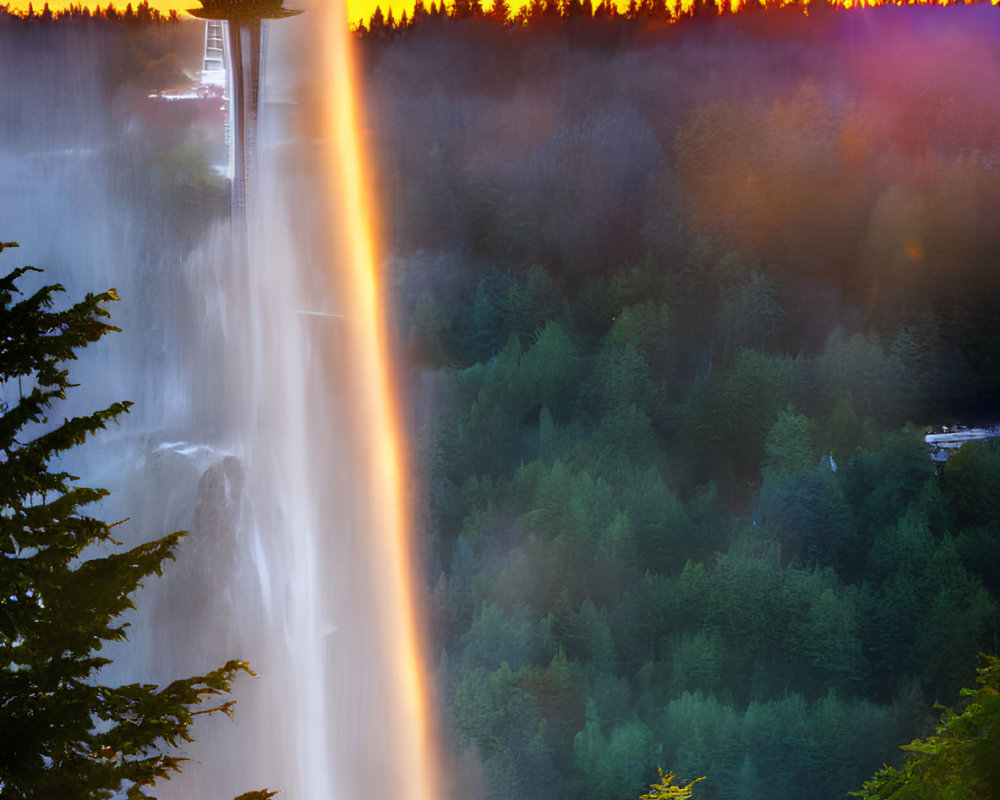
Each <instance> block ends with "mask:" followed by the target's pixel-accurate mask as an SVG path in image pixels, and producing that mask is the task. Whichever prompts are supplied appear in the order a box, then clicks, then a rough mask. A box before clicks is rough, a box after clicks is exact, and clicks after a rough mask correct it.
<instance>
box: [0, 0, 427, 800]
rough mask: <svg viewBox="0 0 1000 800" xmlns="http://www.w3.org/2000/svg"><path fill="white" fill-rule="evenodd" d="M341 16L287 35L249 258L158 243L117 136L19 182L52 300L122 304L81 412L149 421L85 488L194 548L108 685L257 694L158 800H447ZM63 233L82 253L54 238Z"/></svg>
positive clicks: (146, 527) (193, 748)
mask: <svg viewBox="0 0 1000 800" xmlns="http://www.w3.org/2000/svg"><path fill="white" fill-rule="evenodd" d="M334 5H335V7H334V8H333V9H332V10H331V9H330V8H325V9H319V8H317V9H315V10H312V9H310V10H307V12H306V14H304V15H302V16H301V17H298V18H296V19H294V20H289V21H287V22H283V23H281V24H280V25H276V26H275V27H274V28H272V30H271V33H270V34H269V37H270V39H269V45H270V47H271V49H272V52H271V53H270V54H269V55H268V70H269V74H268V75H266V76H265V86H264V89H263V91H264V103H263V108H262V111H261V120H260V135H259V147H260V153H261V158H260V164H259V169H258V174H257V175H256V176H255V182H254V183H255V185H254V187H253V189H254V191H255V192H257V193H258V194H257V199H256V202H255V203H253V204H250V208H249V209H248V219H247V226H246V230H247V237H248V238H247V248H246V252H245V254H241V253H238V252H234V250H239V248H234V247H233V233H232V231H231V230H230V229H229V225H228V223H225V222H220V223H218V224H215V225H213V226H211V227H209V228H208V230H207V232H205V233H201V234H199V238H198V239H197V240H192V241H191V242H190V245H189V246H185V247H183V248H180V249H179V250H178V248H176V247H174V248H165V250H164V252H158V251H157V250H156V249H155V248H150V247H149V246H148V242H149V241H150V237H151V234H149V230H150V229H153V228H155V226H156V224H157V221H156V220H153V219H148V218H144V215H143V214H142V213H141V208H139V209H138V210H137V209H136V208H125V207H124V206H123V205H122V204H121V203H120V202H118V201H113V200H111V199H109V198H111V197H112V196H113V195H114V192H113V191H112V189H111V188H110V187H113V186H120V185H121V183H122V181H123V180H125V181H126V182H127V176H126V177H125V178H123V177H122V176H121V175H120V174H119V172H117V171H118V170H120V169H121V168H122V165H121V163H120V162H119V157H118V156H117V155H116V154H115V152H114V141H115V132H114V131H113V130H110V129H108V128H101V127H100V126H98V130H97V131H96V133H94V135H93V137H92V140H88V142H87V143H86V147H88V148H89V147H92V148H95V149H96V151H95V154H93V155H88V154H83V147H84V145H74V146H75V147H77V148H79V150H80V152H79V153H77V155H76V156H75V157H74V158H72V159H69V160H68V161H67V162H66V163H62V162H59V163H58V164H57V163H56V157H55V155H54V154H53V152H50V151H46V150H45V148H46V147H48V145H47V144H46V143H45V142H42V143H40V144H38V145H37V146H38V147H40V148H41V151H40V152H39V153H38V154H37V156H38V158H37V161H36V163H37V164H38V165H39V166H38V169H36V170H35V171H34V172H32V171H31V169H32V168H31V167H30V165H28V166H25V165H24V164H21V165H19V166H18V169H20V170H23V174H19V175H16V176H13V177H12V174H8V178H9V179H10V181H11V183H16V182H18V181H24V182H26V183H28V184H30V185H32V187H33V189H32V197H33V199H34V202H35V204H34V206H32V205H30V204H29V205H28V206H23V207H22V206H20V205H16V204H14V203H13V202H12V198H11V197H10V196H7V197H6V198H5V199H3V200H0V212H8V214H7V216H6V217H5V219H6V220H7V222H8V223H9V224H10V225H11V226H12V228H14V229H13V230H5V231H4V238H5V239H7V240H10V239H18V238H20V240H21V242H22V248H21V251H20V252H18V251H13V252H14V253H15V254H16V255H17V256H18V257H19V258H23V259H26V260H27V262H30V263H37V264H39V265H40V266H47V267H48V271H47V273H46V275H45V280H47V281H53V280H59V281H62V282H64V283H66V284H67V288H68V289H69V290H70V293H71V294H79V293H81V292H83V291H87V290H94V291H97V290H101V289H104V288H107V287H108V286H116V287H117V288H118V290H119V294H121V295H122V296H123V302H122V304H120V305H121V307H120V308H119V307H116V308H112V309H111V311H112V314H113V319H114V321H115V322H116V323H117V324H119V325H121V326H122V327H123V328H124V333H123V334H119V335H118V336H117V337H115V338H116V340H117V341H114V342H112V343H111V344H107V343H105V342H102V343H101V344H99V345H96V346H94V347H92V348H91V351H92V352H87V353H85V354H84V357H83V358H82V359H81V362H80V363H79V364H78V365H74V369H73V371H72V373H71V374H72V376H73V377H74V379H75V380H77V381H78V382H79V383H80V384H81V387H80V390H79V391H78V392H77V394H76V395H74V397H73V398H71V400H70V401H69V402H70V404H76V405H75V408H79V409H81V410H82V409H90V408H96V407H98V406H101V405H104V404H107V403H108V402H111V401H112V400H118V399H130V400H134V401H135V402H136V406H135V408H134V411H133V413H132V414H131V415H129V417H128V418H126V419H125V420H123V422H122V424H121V426H120V427H119V428H117V429H115V430H112V431H110V432H109V433H108V434H106V435H102V436H100V437H98V438H96V439H95V440H94V441H92V442H90V443H89V444H88V445H87V446H86V447H85V448H83V449H82V450H81V451H80V452H79V453H78V454H74V456H73V458H74V460H75V461H76V462H78V463H74V464H73V468H74V469H75V470H76V474H79V475H81V477H82V478H83V481H84V482H85V484H88V485H99V486H106V487H108V488H109V489H111V491H112V495H111V498H110V499H109V500H108V501H107V502H106V503H105V508H104V509H103V513H104V514H106V515H107V516H108V517H112V518H124V517H130V519H131V521H130V523H129V524H128V525H127V526H123V527H122V528H120V529H118V530H119V531H120V532H121V533H120V535H121V538H123V539H125V540H126V541H127V542H132V541H140V540H145V539H150V538H154V537H158V536H160V535H163V534H164V533H167V532H169V531H170V530H174V529H177V528H185V529H188V530H189V531H190V535H189V536H188V537H187V539H186V540H185V541H184V543H183V545H182V548H181V550H180V552H179V554H178V558H177V561H176V563H175V564H168V565H167V566H166V569H165V573H164V577H163V578H162V579H158V580H155V581H152V580H151V581H148V582H147V585H146V586H145V587H144V588H143V589H141V590H140V592H139V594H138V595H137V597H136V598H135V599H136V601H137V604H138V606H139V611H138V612H137V613H136V614H135V615H134V616H133V618H132V620H131V623H132V626H131V629H130V630H131V633H130V641H129V642H128V643H127V644H125V645H122V646H121V647H119V648H116V649H114V650H113V652H111V653H110V655H111V656H112V657H113V658H114V659H115V663H114V665H113V666H112V667H111V668H110V669H109V670H108V672H107V675H106V676H105V679H107V680H109V681H111V680H116V681H119V682H125V681H134V680H139V681H143V682H157V683H161V684H162V683H165V682H167V681H169V680H171V679H172V678H176V677H183V676H187V675H190V674H195V673H200V672H204V671H206V670H208V669H211V668H213V667H215V666H218V665H220V664H221V663H222V662H223V661H225V660H226V659H229V658H241V659H247V660H249V661H250V662H251V666H252V667H253V669H254V670H255V671H256V672H257V674H258V677H257V678H249V677H246V678H240V679H238V681H237V683H236V687H235V696H236V700H237V707H236V712H235V715H236V719H235V721H230V720H228V719H226V718H224V717H221V715H220V716H219V717H210V718H204V719H201V720H200V721H199V722H198V724H197V725H196V727H195V730H194V735H195V738H196V740H197V741H196V742H195V743H194V744H192V745H187V746H185V748H184V750H185V754H186V755H187V756H188V757H189V758H190V759H191V761H189V762H188V763H187V764H186V766H185V768H184V770H183V772H182V773H181V774H180V775H178V776H176V777H175V778H174V779H173V780H171V781H170V782H169V783H166V784H163V785H162V786H158V787H157V789H156V794H157V796H158V797H161V798H185V800H201V798H204V799H205V800H208V798H213V800H216V799H217V798H229V797H233V796H235V795H237V794H239V793H241V792H245V791H248V790H251V789H256V788H263V787H270V788H272V789H278V790H281V795H280V797H281V798H287V799H288V800H293V799H296V800H326V799H327V798H329V799H330V800H356V799H359V798H367V797H373V796H378V795H381V794H392V796H394V797H402V798H405V799H406V800H410V799H411V798H412V800H431V798H435V797H437V796H438V795H437V789H436V788H435V786H434V783H433V781H434V780H435V778H434V776H433V769H432V767H431V761H432V755H431V752H430V746H429V730H430V725H429V722H428V720H427V716H428V713H427V706H428V701H427V699H426V696H425V695H426V690H425V688H424V686H423V678H422V677H421V676H422V669H421V665H420V654H419V652H418V649H419V648H418V642H417V637H416V633H415V628H414V625H415V622H414V620H415V618H416V615H415V613H414V609H413V607H412V606H413V603H414V597H415V595H416V594H417V592H416V591H415V589H414V588H413V587H412V585H411V584H412V581H413V578H412V575H413V570H412V569H411V567H410V565H409V561H410V559H411V553H410V552H409V549H410V547H411V545H410V544H409V542H408V541H407V538H406V522H407V520H406V516H407V515H406V512H405V510H404V508H403V497H402V495H403V493H404V487H403V485H402V469H403V465H404V452H403V448H402V446H401V443H400V441H399V439H400V437H399V435H398V433H397V428H398V423H397V421H396V415H397V413H398V412H397V410H396V409H395V408H394V405H393V402H394V401H393V400H392V397H391V394H390V392H391V382H390V380H389V366H388V364H387V358H388V355H387V353H388V346H387V342H386V337H385V333H384V325H383V323H384V320H383V319H382V315H383V314H384V313H385V308H386V306H385V302H384V298H382V297H381V296H380V295H379V289H378V286H377V279H376V277H375V275H374V273H373V268H374V263H375V257H374V254H373V253H374V251H373V245H372V242H371V239H370V236H369V232H370V230H371V220H370V219H368V217H367V216H366V211H365V208H366V203H365V201H364V198H363V197H362V194H361V186H362V177H361V174H360V172H359V158H360V156H359V153H358V150H357V147H358V146H357V140H356V138H354V137H355V136H356V134H355V133H354V131H356V125H357V123H356V120H354V119H353V117H352V115H353V113H354V99H353V97H352V96H351V92H352V91H353V89H352V87H351V82H350V73H351V65H350V58H349V54H348V53H347V52H346V48H347V35H346V34H347V25H346V14H345V13H344V12H343V9H342V8H338V7H337V6H339V4H334ZM308 37H312V39H311V40H308ZM304 42H305V44H304ZM312 55H315V56H316V59H315V60H312ZM58 77H59V76H58V74H53V76H52V80H57V79H58ZM316 82H319V84H320V85H321V86H323V90H322V91H319V92H317V91H311V92H309V93H307V94H308V96H310V97H318V98H321V100H322V107H317V106H315V105H313V103H312V102H311V101H308V100H301V101H299V99H298V98H297V97H296V96H295V95H294V93H293V91H294V87H297V86H299V85H302V84H308V85H315V83H316ZM0 99H2V98H0ZM293 101H294V102H293ZM79 113H80V114H81V115H86V114H87V113H88V112H87V108H86V106H84V107H82V108H81V109H80V112H79ZM345 115H347V118H345ZM83 129H86V126H83ZM315 130H321V131H322V132H323V133H322V135H320V136H312V135H311V134H307V133H302V132H301V131H315ZM60 146H61V144H60ZM316 164H323V167H322V169H321V170H317V169H315V165H316ZM53 165H55V166H56V168H55V169H53ZM67 186H69V187H71V191H67V189H66V187H67ZM5 188H6V189H9V188H10V187H9V186H8V185H7V181H6V180H5V179H3V178H0V190H2V189H5ZM35 195H37V196H35ZM22 196H23V195H22ZM78 204H79V205H78ZM57 209H58V210H57ZM53 214H56V215H57V217H56V218H57V219H60V220H63V221H64V222H65V223H66V224H67V225H68V226H69V227H70V228H71V229H72V230H73V231H74V233H78V234H79V237H78V238H74V239H71V238H70V237H69V235H68V234H64V233H58V232H57V236H56V239H52V238H51V237H50V236H49V237H47V236H46V233H45V232H46V230H49V229H50V228H51V226H52V224H53ZM338 220H339V221H338ZM18 226H20V228H19V227H18ZM184 235H186V231H174V232H165V233H163V232H161V233H159V234H157V235H156V236H159V237H160V238H161V239H163V240H164V241H165V240H166V239H168V238H169V237H171V236H184ZM156 236H153V237H152V238H153V239H154V240H156ZM90 250H93V251H94V252H88V251H90ZM176 252H182V253H183V254H182V255H181V256H176V255H171V254H172V253H176ZM7 266H8V267H9V266H11V265H10V264H7ZM70 410H72V409H70ZM390 784H391V786H390Z"/></svg>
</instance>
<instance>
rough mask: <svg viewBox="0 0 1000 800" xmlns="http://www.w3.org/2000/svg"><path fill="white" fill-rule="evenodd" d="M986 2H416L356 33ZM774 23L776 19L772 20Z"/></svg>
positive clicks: (375, 17)
mask: <svg viewBox="0 0 1000 800" xmlns="http://www.w3.org/2000/svg"><path fill="white" fill-rule="evenodd" d="M980 3H983V4H986V0H972V2H965V3H954V2H951V0H929V2H928V1H927V0H902V2H896V1H895V0H872V1H871V2H863V3H851V2H843V0H787V2H779V1H778V0H738V2H730V0H719V2H716V0H628V4H627V5H622V4H619V3H618V2H616V0H596V2H595V0H530V2H528V3H524V4H522V5H520V6H518V7H515V6H512V5H511V4H510V3H509V2H508V0H494V2H493V3H492V5H490V7H489V8H485V7H484V5H483V3H482V0H452V2H451V3H446V2H445V0H440V2H436V0H431V2H430V5H429V6H428V5H427V4H426V3H425V2H424V0H416V2H415V4H414V6H413V8H412V10H411V11H410V12H409V13H407V11H405V10H404V11H403V13H402V14H401V16H400V18H399V19H398V20H397V19H396V18H395V17H394V16H393V13H392V11H391V10H390V11H389V12H388V13H384V12H383V11H382V8H381V6H376V8H375V11H374V12H373V13H372V15H371V17H369V19H368V21H367V22H365V21H360V22H358V23H357V24H356V25H355V27H354V30H355V32H356V33H357V34H358V35H360V36H362V37H375V38H385V37H388V36H392V35H395V34H398V33H401V32H405V31H407V30H410V29H412V28H414V27H415V26H417V25H420V24H425V23H430V24H441V23H443V22H446V21H448V22H455V21H466V22H467V21H470V20H478V21H479V23H480V24H482V23H490V24H493V25H496V26H500V27H503V28H507V29H510V30H536V29H539V28H543V29H545V28H547V29H552V28H561V27H563V26H566V25H569V26H576V27H579V26H581V25H583V26H589V27H591V28H592V29H595V30H596V29H599V28H601V27H608V26H620V25H623V24H624V25H626V26H627V27H630V28H635V27H645V26H647V25H650V24H654V25H655V24H673V23H678V22H691V21H694V20H707V19H713V18H717V17H720V16H721V17H738V18H740V19H746V18H747V17H748V16H751V15H753V16H758V15H759V14H760V12H764V11H766V12H768V16H769V17H770V18H777V17H779V16H780V17H784V18H786V19H787V18H795V17H802V16H812V15H816V14H819V15H822V14H824V13H828V12H830V11H841V12H842V11H847V10H851V9H852V7H853V8H854V9H865V8H867V9H871V8H878V7H881V6H907V5H913V6H916V5H919V6H925V7H926V6H939V7H942V6H953V5H977V4H980ZM772 21H773V20H772Z"/></svg>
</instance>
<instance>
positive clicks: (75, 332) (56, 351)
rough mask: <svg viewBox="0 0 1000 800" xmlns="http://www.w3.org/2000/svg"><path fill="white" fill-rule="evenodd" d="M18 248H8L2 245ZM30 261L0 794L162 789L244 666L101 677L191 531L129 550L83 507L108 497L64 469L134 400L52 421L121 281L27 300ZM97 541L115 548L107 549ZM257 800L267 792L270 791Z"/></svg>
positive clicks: (0, 601) (3, 517) (5, 332)
mask: <svg viewBox="0 0 1000 800" xmlns="http://www.w3.org/2000/svg"><path fill="white" fill-rule="evenodd" d="M10 246H12V245H11V244H10V243H7V244H0V250H3V249H4V248H5V247H10ZM31 271H36V272H37V271H38V270H34V269H33V268H31V267H24V268H22V269H16V270H14V271H13V272H11V273H9V274H8V275H6V277H3V278H0V797H3V798H19V799H20V798H40V799H42V800H47V799H48V798H61V800H72V799H73V798H87V799H88V800H91V799H92V798H110V797H112V796H114V795H116V794H118V793H120V792H122V791H124V792H125V793H126V795H125V796H126V797H128V798H129V800H135V799H136V798H141V797H149V796H150V795H147V794H145V793H144V791H143V789H144V787H149V786H151V785H153V783H154V782H155V781H156V780H157V779H160V778H166V777H168V775H169V773H171V772H173V771H177V770H179V768H180V764H181V762H182V761H183V760H184V759H183V758H182V757H180V756H179V755H177V754H176V750H174V749H173V748H174V747H175V746H176V745H178V744H180V743H181V742H188V741H191V736H190V733H189V728H190V726H191V724H192V722H193V721H194V718H195V716H196V715H199V714H210V713H213V712H216V711H222V712H225V713H229V711H230V707H231V705H232V702H233V701H231V700H227V701H224V702H220V701H219V698H220V696H221V695H224V694H227V693H228V692H229V689H230V681H231V680H232V678H233V677H234V675H235V674H236V673H238V672H240V671H244V672H249V669H248V666H247V664H246V663H245V662H242V661H230V662H229V663H227V664H226V665H225V666H223V667H221V668H219V669H215V670H213V671H211V672H209V673H207V674H205V675H198V676H195V677H192V678H186V679H182V680H176V681H174V682H173V683H171V684H169V685H168V686H165V687H163V688H160V687H157V686H152V685H140V684H130V685H126V686H117V687H111V686H103V685H101V684H100V683H99V678H100V675H99V674H98V672H99V670H100V669H101V668H102V667H103V666H105V665H106V664H108V663H109V662H110V659H108V658H105V657H102V656H100V655H98V653H99V651H100V650H101V649H102V648H103V646H104V645H105V643H107V642H115V641H120V640H123V639H125V638H126V634H125V629H126V624H125V623H123V622H121V621H120V619H119V617H120V615H121V614H122V613H123V612H124V611H126V610H127V609H130V608H134V604H133V602H132V594H133V593H134V591H135V590H136V589H137V588H138V587H139V586H140V584H141V582H142V580H143V579H144V578H146V577H147V576H149V575H150V574H152V573H156V574H160V570H161V567H162V565H163V562H164V560H165V559H167V558H173V553H174V550H175V548H176V547H177V545H178V542H179V540H180V538H181V537H182V536H183V532H175V533H171V534H169V535H167V536H164V537H163V538H161V539H157V540H156V541H152V542H146V543H144V544H140V545H138V546H137V547H133V548H132V549H129V550H124V551H122V550H121V549H120V548H118V551H115V549H114V546H115V545H119V543H118V542H115V540H114V539H113V538H112V535H111V528H112V526H111V525H109V524H108V523H106V522H104V521H102V520H100V519H97V518H95V517H91V516H88V515H87V514H86V513H84V512H83V510H82V509H84V508H85V507H87V506H88V505H90V504H92V503H94V502H96V501H98V500H100V499H101V498H102V497H104V496H105V495H106V494H107V492H106V491H105V490H103V489H91V488H86V487H82V486H78V485H77V484H76V482H75V481H76V478H75V476H73V475H70V474H69V473H68V472H66V471H64V470H60V469H59V468H58V467H57V466H56V465H58V463H59V459H60V457H61V455H62V454H63V453H65V452H66V451H68V450H70V449H71V448H72V447H74V446H75V445H78V444H82V443H83V442H84V441H85V440H86V439H87V438H88V437H89V436H90V435H92V434H93V433H95V432H96V431H99V430H102V429H103V428H105V427H106V426H107V424H108V423H109V422H111V421H113V420H115V419H116V418H117V417H118V416H119V415H120V414H122V413H125V412H126V411H127V410H128V407H129V404H128V403H114V404H112V405H110V406H108V407H107V408H105V409H103V410H100V411H95V412H93V413H91V414H87V415H84V416H80V417H74V418H72V419H63V420H62V422H61V423H59V422H56V421H55V420H52V419H50V418H49V414H50V413H51V410H52V406H53V404H54V403H55V402H56V401H60V400H62V399H64V398H65V397H66V391H67V389H68V388H70V387H71V386H73V384H71V383H70V382H69V375H68V371H67V369H66V367H65V364H66V362H68V361H70V360H73V359H75V358H76V353H77V351H79V350H80V349H81V348H83V347H86V346H87V345H88V344H90V343H91V342H95V341H97V340H98V339H100V338H101V337H102V336H104V334H106V333H108V332H109V331H113V330H118V329H117V328H115V327H114V326H112V325H111V324H109V323H108V321H107V320H108V317H109V315H108V312H107V310H106V309H105V307H104V306H105V305H106V304H107V303H109V302H110V301H112V300H116V299H117V297H116V295H115V292H114V290H113V289H112V290H109V291H107V292H104V293H102V294H98V295H93V294H88V295H87V296H86V298H84V299H83V300H82V301H80V302H77V303H75V304H73V305H71V306H69V307H68V308H65V309H62V310H53V306H54V304H55V295H56V294H57V293H59V292H62V291H63V290H62V287H61V286H59V285H50V286H43V287H42V288H40V289H38V290H37V291H35V292H34V293H32V294H30V295H28V296H21V292H20V290H19V289H18V287H17V282H18V281H19V280H20V279H21V278H22V277H23V276H24V275H25V274H26V273H28V272H31ZM93 545H104V547H103V548H101V549H100V552H101V553H103V555H96V553H97V551H96V550H95V549H90V548H92V546H93ZM259 796H269V795H268V793H262V794H260V795H259Z"/></svg>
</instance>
